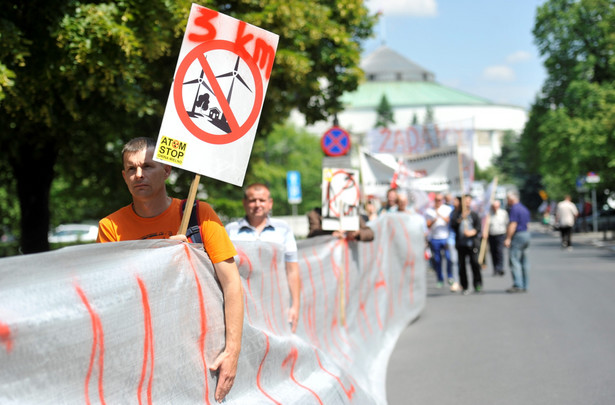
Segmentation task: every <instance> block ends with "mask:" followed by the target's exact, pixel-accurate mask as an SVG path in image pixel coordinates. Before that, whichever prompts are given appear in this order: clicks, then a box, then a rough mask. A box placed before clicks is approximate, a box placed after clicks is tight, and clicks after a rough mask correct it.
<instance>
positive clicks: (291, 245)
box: [226, 183, 301, 333]
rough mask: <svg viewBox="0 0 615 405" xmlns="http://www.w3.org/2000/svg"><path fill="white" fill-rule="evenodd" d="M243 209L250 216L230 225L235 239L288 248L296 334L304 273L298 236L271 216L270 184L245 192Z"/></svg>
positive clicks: (291, 316)
mask: <svg viewBox="0 0 615 405" xmlns="http://www.w3.org/2000/svg"><path fill="white" fill-rule="evenodd" d="M243 208H244V210H245V212H246V216H245V217H244V218H242V219H240V220H239V221H235V222H231V223H229V224H227V225H226V231H227V232H228V234H229V237H230V238H231V240H233V241H256V240H261V241H264V242H271V243H277V244H279V245H281V246H283V247H284V260H285V262H286V278H287V279H288V287H289V290H290V296H291V300H292V302H291V306H290V309H289V312H288V322H289V323H290V325H291V329H292V331H293V333H295V331H296V330H297V324H298V321H299V313H300V311H299V310H300V305H301V276H300V274H299V258H298V255H297V242H296V241H295V235H294V234H293V231H292V229H291V228H290V226H288V224H287V223H286V222H284V221H282V220H280V219H275V218H271V217H270V214H271V209H272V208H273V198H271V193H270V191H269V188H268V187H267V186H266V185H264V184H260V183H255V184H251V185H249V186H248V187H247V188H246V190H245V192H244V195H243Z"/></svg>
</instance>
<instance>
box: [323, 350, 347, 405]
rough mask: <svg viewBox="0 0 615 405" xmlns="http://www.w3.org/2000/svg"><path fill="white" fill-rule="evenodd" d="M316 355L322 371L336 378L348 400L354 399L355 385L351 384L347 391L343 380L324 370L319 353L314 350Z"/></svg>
mask: <svg viewBox="0 0 615 405" xmlns="http://www.w3.org/2000/svg"><path fill="white" fill-rule="evenodd" d="M314 354H315V355H316V360H317V361H318V366H319V367H320V369H321V370H322V371H324V372H325V373H327V374H329V375H330V376H331V377H333V378H335V379H336V380H337V382H338V384H339V385H340V387H342V390H344V393H345V394H346V396H347V397H348V399H352V396H353V395H354V393H355V388H354V385H353V384H352V383H351V384H350V388H348V389H346V387H344V383H342V380H341V379H340V378H339V377H338V376H336V375H335V374H333V373H332V372H330V371H329V370H327V369H326V368H324V366H323V365H322V362H321V361H320V356H318V352H317V351H316V349H314Z"/></svg>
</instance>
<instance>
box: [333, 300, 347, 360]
mask: <svg viewBox="0 0 615 405" xmlns="http://www.w3.org/2000/svg"><path fill="white" fill-rule="evenodd" d="M335 307H336V308H338V306H337V303H336V306H335ZM337 326H338V322H337V316H336V315H333V320H332V321H331V341H332V342H333V345H334V346H335V348H336V349H337V351H338V352H339V353H340V354H341V355H342V356H344V358H345V359H346V360H348V361H350V356H348V354H346V353H344V350H343V349H342V346H340V345H339V343H338V342H337V340H336V339H335V335H336V332H337V336H338V337H339V338H340V340H342V344H343V339H342V336H341V333H340V328H338V327H337Z"/></svg>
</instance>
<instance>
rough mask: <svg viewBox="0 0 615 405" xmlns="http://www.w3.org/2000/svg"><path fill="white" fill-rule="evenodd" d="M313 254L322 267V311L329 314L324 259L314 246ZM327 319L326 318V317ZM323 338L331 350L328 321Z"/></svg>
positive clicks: (324, 327)
mask: <svg viewBox="0 0 615 405" xmlns="http://www.w3.org/2000/svg"><path fill="white" fill-rule="evenodd" d="M312 256H314V258H315V259H316V262H317V263H318V267H319V269H320V281H321V283H322V290H321V293H322V299H323V311H322V312H321V313H323V314H328V313H329V312H330V311H329V306H328V305H329V303H328V301H329V299H328V295H327V283H326V281H325V271H324V266H323V263H322V260H320V257H319V256H318V252H317V251H316V248H315V247H313V248H312ZM325 319H326V318H325ZM323 331H324V332H323V334H322V335H323V338H324V341H325V346H326V347H327V351H328V352H331V345H330V344H329V339H328V338H327V329H326V321H325V324H324V325H323Z"/></svg>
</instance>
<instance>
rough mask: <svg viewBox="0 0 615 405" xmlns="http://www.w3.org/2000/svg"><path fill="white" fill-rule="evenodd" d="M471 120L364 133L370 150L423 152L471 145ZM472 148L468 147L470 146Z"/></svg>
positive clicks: (374, 151) (379, 129) (405, 154)
mask: <svg viewBox="0 0 615 405" xmlns="http://www.w3.org/2000/svg"><path fill="white" fill-rule="evenodd" d="M473 136H474V125H473V123H472V120H463V121H459V122H451V123H443V124H430V125H412V126H409V127H407V128H384V127H379V128H374V129H372V130H371V131H369V132H368V133H367V140H368V144H369V151H370V152H371V153H389V154H392V155H396V156H411V155H423V154H426V153H429V152H432V151H434V150H437V149H441V148H446V147H450V146H457V145H460V146H461V147H465V146H464V145H465V144H466V143H468V142H469V145H471V144H472V141H473V139H472V138H473ZM469 147H470V148H471V146H469Z"/></svg>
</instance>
